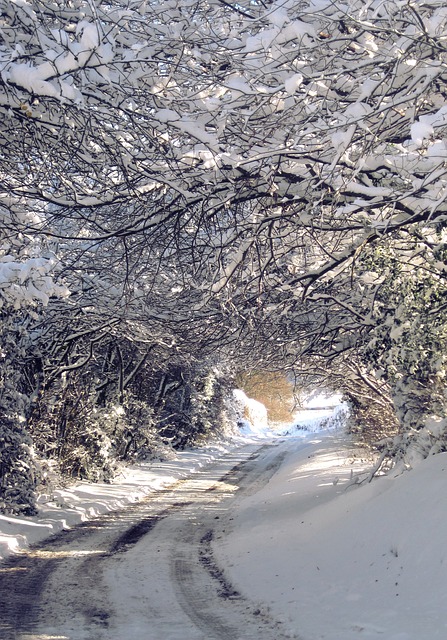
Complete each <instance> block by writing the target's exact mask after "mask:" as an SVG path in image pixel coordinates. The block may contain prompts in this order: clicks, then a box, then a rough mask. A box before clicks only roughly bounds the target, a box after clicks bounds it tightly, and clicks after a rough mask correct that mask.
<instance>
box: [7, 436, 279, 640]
mask: <svg viewBox="0 0 447 640" xmlns="http://www.w3.org/2000/svg"><path fill="white" fill-rule="evenodd" d="M277 446H278V445H277V443H271V444H265V445H263V446H261V447H259V448H257V449H256V450H255V451H253V448H254V447H253V445H251V446H248V447H244V448H243V449H241V450H238V451H236V452H233V453H231V454H229V455H227V456H224V457H223V458H221V459H220V460H218V461H217V462H215V463H214V464H212V465H210V466H209V467H207V468H205V469H204V470H203V471H202V472H199V473H197V474H194V475H193V476H191V477H189V478H185V479H183V480H180V481H177V482H176V483H175V484H174V485H172V486H171V487H169V488H167V489H164V490H161V491H158V492H156V493H154V494H151V495H150V496H149V497H148V498H147V499H145V500H143V501H141V502H140V503H138V504H136V505H132V506H131V507H128V508H127V509H125V510H123V511H120V512H117V513H111V514H108V515H106V516H102V517H100V518H96V519H94V520H91V521H89V522H87V523H83V524H82V525H79V526H77V527H75V528H73V529H71V530H69V531H65V532H62V533H61V534H58V535H57V536H53V537H52V538H49V539H48V540H46V541H45V542H44V543H41V544H39V545H36V546H34V547H31V548H30V549H28V550H27V551H25V552H22V553H20V554H19V555H17V556H16V557H13V558H11V559H9V560H8V561H6V562H5V563H3V564H0V638H1V639H2V640H25V639H27V640H28V639H29V640H32V639H35V640H37V639H39V638H42V637H47V638H48V637H49V638H69V639H70V640H123V639H124V638H126V635H125V633H126V628H127V627H126V625H130V624H134V623H135V624H137V627H136V628H138V629H140V630H141V631H136V632H135V633H133V634H132V635H131V636H129V637H132V638H135V640H140V638H141V639H143V638H144V639H145V640H171V638H172V640H177V638H178V639H179V640H180V639H181V640H202V639H206V640H211V639H212V640H238V638H243V639H244V640H251V638H253V639H254V638H256V640H264V639H265V640H280V639H281V638H282V637H283V636H282V635H281V632H280V625H278V624H277V623H275V621H272V620H270V619H268V617H266V616H264V617H263V616H260V615H259V608H258V607H256V606H255V605H253V604H252V603H250V602H248V601H246V600H245V598H244V597H243V595H242V594H240V593H239V592H238V591H237V589H236V588H235V587H234V586H233V585H231V584H230V582H229V581H228V579H227V577H226V576H225V571H224V569H223V568H222V567H219V566H218V563H217V562H216V560H215V557H214V555H213V545H214V544H216V542H218V539H219V537H221V536H222V535H224V530H225V526H226V525H225V522H227V523H228V520H229V519H230V512H229V510H230V509H232V508H235V507H236V505H237V500H238V499H239V496H240V497H242V496H246V495H249V494H251V493H254V492H256V491H257V490H258V489H260V488H261V487H262V486H264V485H265V484H266V483H267V482H268V481H269V479H270V478H271V477H272V476H273V474H274V473H275V471H276V470H277V469H278V468H279V466H280V465H281V463H282V461H283V460H284V457H285V455H286V451H285V449H284V447H283V448H281V447H279V449H280V450H279V451H277V450H276V449H277ZM229 466H230V467H231V468H230V470H227V469H228V467H229ZM217 524H218V525H219V526H217ZM143 552H144V558H143V557H142V556H143ZM131 559H133V560H132V561H133V562H134V564H132V565H131V566H137V565H135V561H136V562H137V563H138V562H139V563H141V576H140V577H138V578H137V577H135V576H133V575H129V571H130V570H129V568H128V565H129V566H130V564H131V563H129V561H130V560H131ZM112 580H113V581H115V582H114V583H116V590H117V591H119V589H120V588H123V589H125V588H127V590H128V591H132V594H133V597H132V600H131V601H132V603H133V605H132V606H135V611H134V612H131V613H129V612H126V611H124V610H123V605H122V603H120V602H119V601H118V599H119V595H117V594H114V593H112V591H113V590H114V589H113V588H112V589H111V582H112ZM129 600H130V596H129ZM138 607H140V609H141V610H140V609H138ZM120 616H121V617H120ZM126 616H128V617H127V618H126ZM132 616H133V617H132ZM135 621H137V622H135ZM143 630H144V631H143ZM138 633H140V634H141V635H138ZM143 633H144V635H143ZM135 634H136V635H135ZM159 634H162V635H159Z"/></svg>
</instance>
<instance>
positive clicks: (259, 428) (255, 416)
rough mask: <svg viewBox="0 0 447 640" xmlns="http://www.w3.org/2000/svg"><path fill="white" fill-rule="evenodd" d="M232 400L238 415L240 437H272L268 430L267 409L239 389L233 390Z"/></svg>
mask: <svg viewBox="0 0 447 640" xmlns="http://www.w3.org/2000/svg"><path fill="white" fill-rule="evenodd" d="M233 399H234V403H235V405H236V408H237V412H238V414H239V420H238V422H239V427H240V432H241V434H242V435H246V436H253V435H254V436H267V435H270V436H271V435H272V434H271V431H270V429H269V424H268V416H267V409H266V408H265V406H264V405H263V404H262V402H258V400H254V399H253V398H249V397H248V396H247V395H246V394H245V393H244V391H242V390H241V389H234V391H233Z"/></svg>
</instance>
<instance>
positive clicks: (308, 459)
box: [0, 425, 447, 640]
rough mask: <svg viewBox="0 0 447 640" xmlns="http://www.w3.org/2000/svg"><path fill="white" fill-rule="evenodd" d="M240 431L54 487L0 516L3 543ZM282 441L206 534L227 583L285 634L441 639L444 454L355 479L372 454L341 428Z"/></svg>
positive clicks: (220, 449) (196, 463)
mask: <svg viewBox="0 0 447 640" xmlns="http://www.w3.org/2000/svg"><path fill="white" fill-rule="evenodd" d="M314 426H315V425H314ZM296 434H298V435H296ZM247 437H248V438H249V437H251V438H252V439H253V436H246V437H245V438H243V439H237V440H234V441H232V442H231V441H229V442H227V443H226V444H225V445H223V444H221V445H219V446H215V447H211V448H207V449H203V450H201V451H196V452H185V453H182V454H180V455H179V457H178V459H177V460H173V461H170V462H165V463H157V464H147V465H139V466H137V467H134V468H132V469H129V470H127V472H126V475H125V476H123V477H122V478H121V479H120V480H119V481H118V482H116V483H114V484H111V485H89V484H86V483H80V484H78V485H77V486H76V487H71V488H67V489H65V490H59V491H57V492H55V493H54V495H53V496H47V497H42V499H41V515H40V516H39V517H37V518H13V517H7V516H0V553H1V555H3V556H5V555H7V554H8V553H11V551H13V550H15V549H18V548H20V547H23V546H26V544H27V543H28V542H32V541H36V540H38V539H41V538H43V537H45V536H47V535H49V534H51V533H53V532H55V531H56V530H58V529H60V528H61V527H62V526H63V524H64V523H66V524H67V525H70V524H72V523H74V522H77V521H80V520H82V519H86V518H88V517H91V516H93V515H96V514H98V513H104V512H106V511H110V510H113V509H117V508H120V507H121V506H124V505H126V504H129V503H130V502H133V501H137V500H139V499H140V498H141V497H142V496H143V495H144V494H147V493H148V492H150V491H154V490H156V489H157V488H161V487H165V486H168V485H169V484H171V483H173V482H174V481H175V480H176V479H178V478H181V477H184V476H185V475H187V474H189V473H191V471H193V470H194V469H196V470H199V469H203V468H204V466H206V465H207V464H209V463H210V462H211V461H212V460H215V459H216V458H218V457H219V456H221V455H223V454H225V453H227V452H228V450H231V448H232V447H237V446H239V445H242V444H244V443H246V442H247ZM265 437H266V436H263V435H262V433H258V434H257V435H256V438H259V439H260V438H265ZM268 437H269V438H271V436H268ZM279 439H280V440H282V441H284V440H285V441H286V442H287V455H286V457H285V459H284V462H283V463H282V465H281V467H280V468H279V470H278V471H277V472H276V473H275V475H274V476H273V477H272V478H271V480H270V482H269V483H268V484H267V485H266V486H265V487H264V488H263V489H261V490H260V491H258V492H257V493H255V494H253V495H249V496H247V497H243V498H242V499H241V500H240V501H239V503H238V505H237V510H235V512H234V513H232V514H231V518H230V520H231V528H230V529H228V530H226V532H225V535H224V536H222V537H220V538H219V539H217V538H216V539H215V540H214V541H213V552H214V554H215V557H216V558H217V560H218V562H219V565H220V566H221V567H224V568H225V573H226V575H227V577H228V579H229V580H230V582H231V583H232V584H233V585H234V586H235V587H236V588H237V589H238V590H239V591H240V592H241V593H243V594H244V596H246V597H247V598H248V599H249V600H250V601H252V602H255V603H259V609H260V612H261V614H262V613H263V612H268V615H269V616H271V617H272V619H276V620H279V621H281V628H282V633H283V635H285V636H286V637H290V638H300V639H301V640H321V639H326V640H353V639H354V638H355V639H357V640H363V639H368V640H372V639H376V638H377V639H379V638H384V639H386V640H436V639H445V638H446V637H447V614H446V611H447V558H446V555H447V550H446V543H445V541H446V539H447V517H446V500H447V499H446V495H447V454H439V455H436V456H433V457H430V458H429V459H427V460H425V461H424V462H422V463H421V464H420V465H419V466H418V467H417V468H415V469H414V470H412V471H411V472H407V473H405V474H403V475H401V476H398V477H382V478H379V479H376V480H374V481H373V482H372V483H369V484H368V483H362V484H359V483H358V482H356V479H357V478H360V479H362V478H364V477H366V474H365V475H363V471H364V470H365V469H367V468H368V465H369V464H370V461H369V460H368V459H367V458H366V457H362V455H361V453H360V452H359V451H356V450H355V449H353V447H352V445H351V443H350V442H349V440H348V439H347V438H346V437H345V436H344V434H343V432H342V431H340V430H339V429H332V430H330V429H329V430H327V429H326V430H323V431H320V432H318V431H315V430H314V431H312V432H304V431H302V430H299V431H296V432H295V434H294V435H292V436H283V435H281V436H279ZM260 444H262V442H260ZM281 446H283V445H281ZM138 562H139V563H140V564H141V562H144V559H142V558H139V559H138ZM136 569H137V567H136ZM122 601H123V603H125V601H126V594H125V593H123V594H122ZM130 638H132V640H136V639H135V637H134V636H132V635H129V639H130ZM91 640H94V638H93V636H92V638H91ZM113 640H117V639H115V638H113ZM120 640H127V638H126V637H120ZM156 640H164V638H156ZM186 640H187V639H186ZM272 640H276V638H274V637H273V636H272Z"/></svg>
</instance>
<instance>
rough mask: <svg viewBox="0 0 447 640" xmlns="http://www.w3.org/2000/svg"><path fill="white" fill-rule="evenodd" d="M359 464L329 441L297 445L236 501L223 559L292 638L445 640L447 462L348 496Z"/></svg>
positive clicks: (339, 443)
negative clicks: (259, 485) (258, 487)
mask: <svg viewBox="0 0 447 640" xmlns="http://www.w3.org/2000/svg"><path fill="white" fill-rule="evenodd" d="M298 442H301V443H302V442H303V441H302V440H301V441H298ZM362 464H365V461H362V460H361V459H356V458H353V457H352V452H351V451H350V450H349V448H347V447H346V446H344V445H343V440H341V439H340V437H339V436H337V435H336V434H334V433H332V434H330V433H327V434H325V435H322V436H321V438H317V439H316V438H314V439H313V440H311V441H309V444H308V445H305V446H304V447H303V445H302V444H301V447H300V448H299V446H298V445H297V446H296V449H295V451H293V450H291V452H290V455H289V456H288V458H287V459H286V463H285V464H284V465H283V466H282V467H281V469H280V470H279V472H278V474H277V475H276V476H275V478H274V482H273V481H271V482H270V483H269V484H268V485H267V486H266V487H265V488H264V489H263V490H262V491H261V492H259V493H257V494H256V495H254V496H250V497H249V498H246V499H245V500H243V501H242V503H241V509H240V510H239V511H238V512H237V513H236V515H235V517H234V520H233V521H232V527H233V530H232V532H231V533H230V535H229V536H228V537H227V538H226V540H225V542H224V546H223V547H220V548H217V549H216V552H217V555H218V557H219V560H220V562H221V563H222V565H223V566H225V565H227V566H228V565H230V567H231V568H230V573H229V579H230V580H231V582H232V584H234V585H235V587H236V588H237V589H240V590H242V592H243V593H244V594H246V595H247V596H248V597H250V598H251V599H252V600H253V601H255V602H262V603H265V604H264V606H265V608H267V609H268V610H269V611H270V613H271V614H272V615H274V616H275V617H276V618H279V619H280V620H282V622H283V625H284V627H283V629H284V631H286V633H289V635H290V637H291V638H295V637H296V638H298V637H299V638H303V639H305V640H317V639H323V638H324V639H327V640H354V639H356V640H359V639H360V638H362V639H368V640H372V639H376V638H386V640H421V639H425V638H427V639H428V638H429V639H430V640H435V639H439V640H440V639H441V638H442V639H444V638H446V637H447V617H446V614H445V611H446V605H447V596H446V594H447V571H446V565H447V550H446V545H445V540H446V539H447V517H446V511H445V496H446V494H447V454H439V455H436V456H432V457H430V458H428V459H426V460H425V461H424V462H423V463H421V465H420V466H419V467H418V468H417V469H415V470H413V471H411V472H408V473H405V474H404V475H402V476H399V477H397V478H386V477H385V478H380V479H377V480H375V481H374V482H372V483H371V484H367V485H365V486H363V485H362V486H360V487H359V486H358V485H355V486H354V485H352V483H353V481H354V480H355V478H356V474H357V473H358V472H359V471H361V467H362ZM351 476H352V477H351Z"/></svg>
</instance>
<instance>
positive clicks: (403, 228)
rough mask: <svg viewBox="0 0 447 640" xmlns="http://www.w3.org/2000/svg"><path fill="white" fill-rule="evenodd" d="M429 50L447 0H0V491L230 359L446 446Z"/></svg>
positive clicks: (440, 97)
mask: <svg viewBox="0 0 447 640" xmlns="http://www.w3.org/2000/svg"><path fill="white" fill-rule="evenodd" d="M446 46H447V9H446V8H445V6H444V3H443V2H441V0H432V1H428V2H425V1H423V0H415V1H414V2H411V3H409V2H407V1H405V2H403V1H402V2H400V1H399V2H390V1H387V0H371V2H368V3H365V2H361V1H357V0H351V1H349V2H347V1H346V2H344V1H342V0H334V1H332V2H329V1H328V0H284V1H281V0H278V1H276V2H269V1H262V2H258V1H256V0H242V2H237V3H232V2H226V1H224V0H208V1H206V2H205V1H200V2H193V1H192V0H180V1H176V2H171V1H170V0H166V1H157V0H153V1H151V0H149V1H146V2H143V1H141V0H114V1H111V2H110V1H108V2H103V1H102V0H95V1H92V0H71V1H67V2H64V3H57V2H53V1H51V0H29V1H26V0H13V1H12V2H11V1H6V0H0V83H1V89H2V91H1V97H0V115H1V118H0V138H1V149H0V223H1V227H0V314H1V323H2V324H1V329H0V341H1V353H2V359H1V361H0V413H1V416H2V421H3V422H2V426H1V427H0V443H2V449H1V452H0V476H1V477H2V480H1V484H0V507H1V502H2V501H3V503H4V505H5V506H4V508H10V507H11V505H14V504H20V505H25V507H23V508H25V509H26V508H27V507H26V505H28V506H30V505H32V497H30V496H31V493H32V481H31V480H30V478H31V476H32V474H33V473H34V471H33V472H31V471H30V472H29V473H28V472H26V471H24V470H26V469H31V468H32V466H33V463H32V458H33V453H32V448H31V442H32V441H33V442H34V444H35V446H36V447H37V448H38V450H39V455H40V456H43V457H44V459H48V458H50V457H51V456H53V455H55V456H56V457H57V456H58V457H59V459H61V458H63V459H64V461H65V462H64V464H65V467H66V468H67V469H69V470H70V472H72V473H81V471H82V473H88V469H89V468H90V466H91V461H92V459H99V458H100V459H101V460H103V462H104V464H105V460H106V458H107V456H108V454H107V451H109V450H113V451H114V456H115V457H118V458H119V457H120V456H123V457H125V456H127V455H129V454H130V452H132V451H133V452H134V453H135V452H137V451H138V450H143V449H145V448H146V449H147V448H148V447H149V448H150V446H153V438H152V435H151V434H153V433H155V432H157V433H158V434H161V437H165V439H166V440H168V439H172V438H174V439H176V441H178V443H179V445H181V444H185V443H189V442H192V441H193V440H194V438H196V437H203V436H204V435H205V434H206V433H208V432H209V430H210V429H211V428H212V425H214V427H216V424H217V422H218V421H219V420H220V419H221V417H219V416H221V413H222V411H224V404H225V403H224V395H225V393H224V388H225V385H226V384H230V382H231V376H232V375H235V374H236V373H238V372H239V371H240V370H241V369H242V370H243V369H247V370H252V371H257V370H261V371H266V370H287V371H293V372H294V373H295V375H296V379H297V381H298V383H299V384H301V385H305V384H314V383H316V382H318V384H320V385H321V384H323V385H324V386H326V387H327V388H334V389H337V390H341V391H343V392H344V393H345V395H346V397H347V398H348V399H349V400H350V402H351V405H352V408H353V415H354V418H355V416H357V418H358V420H360V423H361V429H362V430H366V431H368V428H369V430H370V431H371V432H373V433H374V434H375V436H377V435H378V434H380V437H382V436H384V435H385V436H386V435H390V436H392V437H390V438H388V439H386V440H383V441H382V446H383V447H384V450H385V452H387V455H388V456H390V457H392V458H393V459H394V460H396V459H397V457H399V456H400V457H403V458H402V459H403V460H404V462H405V464H410V463H411V460H412V459H413V458H414V455H415V451H417V452H418V455H420V454H422V455H427V454H428V453H430V452H435V451H439V450H442V449H443V447H444V446H445V424H446V423H445V403H446V397H445V389H444V382H443V380H444V376H445V369H446V365H445V353H446V349H445V347H446V322H445V311H446V308H447V307H446V303H445V289H446V260H445V257H446V246H447V243H446V231H445V222H446V212H447V204H446V203H447V198H446V195H447V191H446V185H447V182H446V179H447V169H446V158H447V146H446V144H447V143H446V130H447V105H446V95H445V85H446V78H447V76H446V62H447V58H446V53H447V49H446ZM230 372H231V373H230ZM117 407H118V408H120V409H119V410H118V409H117ZM124 407H125V408H124ZM213 407H214V409H213ZM121 410H122V411H124V414H123V413H122V412H121ZM114 411H115V413H114ZM117 411H118V413H117ZM144 412H145V413H144ZM143 413H144V416H145V417H144V418H143V417H142V416H143ZM84 415H89V416H90V417H91V420H90V418H89V420H90V422H88V425H87V423H86V422H85V421H84V423H83V424H84V425H86V429H87V427H88V429H87V431H88V432H87V431H85V430H84V431H82V430H81V431H79V429H78V425H79V420H82V416H84ZM123 415H124V417H123ZM94 416H98V417H97V418H95V417H94ZM106 416H107V418H106ZM138 416H140V418H139V417H138ZM142 421H144V425H145V429H146V430H144V429H143V430H141V428H140V429H139V428H138V427H137V426H136V425H138V424H140V425H141V423H142ZM105 423H107V424H108V425H109V426H108V427H107V429H104V428H103V426H102V425H104V424H105ZM110 425H111V426H110ZM191 434H192V435H191ZM30 436H32V441H31V439H30ZM11 443H15V444H11ZM88 443H90V444H88ZM94 443H96V444H94ZM98 443H99V444H98ZM101 443H102V444H101ZM151 443H152V444H151ZM22 445H23V446H22ZM95 447H96V449H95ZM74 452H77V453H76V454H75V453H74ZM101 464H102V462H101ZM99 466H101V465H99ZM17 469H21V472H20V473H22V476H23V473H24V474H25V475H27V478H28V481H27V482H28V484H27V487H28V488H27V489H26V492H25V493H26V495H25V493H24V494H23V495H22V496H20V495H19V497H17V496H18V494H20V491H18V490H17V482H19V481H16V480H14V479H12V478H15V477H17V478H19V477H22V476H20V473H19V474H18V475H17V476H14V473H13V470H17ZM30 487H31V488H30ZM8 496H9V497H8ZM11 496H12V497H11ZM8 505H9V506H8ZM11 508H13V507H11ZM21 508H22V507H21ZM29 508H32V506H30V507H29Z"/></svg>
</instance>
